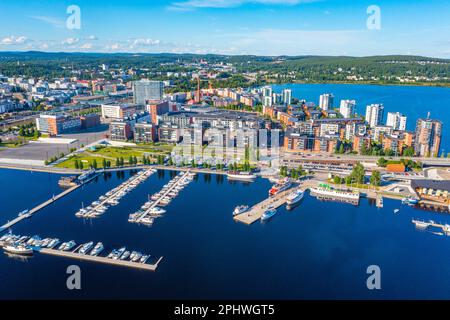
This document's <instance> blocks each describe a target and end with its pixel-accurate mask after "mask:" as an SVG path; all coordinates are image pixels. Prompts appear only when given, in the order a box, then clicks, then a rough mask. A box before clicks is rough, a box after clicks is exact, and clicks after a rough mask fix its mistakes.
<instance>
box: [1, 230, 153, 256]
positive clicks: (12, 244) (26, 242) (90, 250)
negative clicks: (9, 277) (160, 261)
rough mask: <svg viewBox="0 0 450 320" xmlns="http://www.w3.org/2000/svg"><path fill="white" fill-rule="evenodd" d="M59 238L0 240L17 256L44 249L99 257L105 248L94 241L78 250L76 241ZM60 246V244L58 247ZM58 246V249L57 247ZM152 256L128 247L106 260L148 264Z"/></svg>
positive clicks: (4, 236)
mask: <svg viewBox="0 0 450 320" xmlns="http://www.w3.org/2000/svg"><path fill="white" fill-rule="evenodd" d="M60 243H61V242H60V241H59V239H57V238H45V239H41V238H40V237H39V236H37V235H36V236H32V237H28V236H20V235H14V234H11V233H8V234H5V235H3V236H2V237H1V238H0V245H2V246H3V250H4V251H5V252H6V253H10V254H15V255H32V254H33V252H34V251H35V250H36V251H39V250H40V249H42V248H48V249H54V250H60V251H67V252H68V251H71V252H74V253H78V254H82V255H89V256H93V257H95V256H99V255H100V254H101V253H102V252H103V251H104V250H105V247H104V245H103V243H102V242H97V243H96V244H95V245H94V242H93V241H89V242H86V243H83V244H81V245H79V246H78V247H77V248H75V249H73V248H74V247H75V246H76V242H75V241H74V240H70V241H67V242H63V243H61V244H60ZM58 244H60V245H59V246H58ZM57 246H58V247H57ZM72 250H73V251H72ZM150 257H151V256H150V255H149V254H143V253H141V252H139V251H128V250H126V247H122V248H120V249H114V250H112V251H111V252H110V253H109V254H108V255H107V256H106V258H109V259H114V260H124V261H126V260H128V261H131V262H136V263H146V262H147V260H148V259H149V258H150Z"/></svg>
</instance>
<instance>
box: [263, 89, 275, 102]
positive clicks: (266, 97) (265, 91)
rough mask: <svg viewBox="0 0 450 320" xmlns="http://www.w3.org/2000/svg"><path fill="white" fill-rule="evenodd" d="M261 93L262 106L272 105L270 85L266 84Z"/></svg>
mask: <svg viewBox="0 0 450 320" xmlns="http://www.w3.org/2000/svg"><path fill="white" fill-rule="evenodd" d="M262 94H263V99H262V102H263V106H264V107H271V106H272V105H273V98H272V87H270V86H266V87H264V88H263V89H262Z"/></svg>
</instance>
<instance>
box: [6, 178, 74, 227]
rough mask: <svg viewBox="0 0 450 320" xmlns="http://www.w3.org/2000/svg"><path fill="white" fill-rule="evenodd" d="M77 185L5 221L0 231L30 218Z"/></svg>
mask: <svg viewBox="0 0 450 320" xmlns="http://www.w3.org/2000/svg"><path fill="white" fill-rule="evenodd" d="M79 187H81V185H76V186H73V187H71V188H70V189H67V190H65V191H63V192H61V193H60V194H58V195H56V196H54V197H52V198H51V199H49V200H47V201H45V202H43V203H41V204H40V205H38V206H36V207H34V208H33V209H31V210H30V211H28V213H27V214H24V215H22V216H19V217H17V218H15V219H14V220H11V221H8V222H7V223H5V224H4V225H3V226H1V227H0V232H3V231H5V230H6V229H8V228H11V227H12V226H13V225H15V224H17V223H19V222H20V221H22V220H24V219H27V218H31V217H32V216H33V214H35V213H36V212H38V211H40V210H42V209H44V208H45V207H47V206H48V205H50V204H52V203H53V202H55V201H56V200H58V199H61V198H62V197H64V196H66V195H68V194H69V193H71V192H72V191H74V190H76V189H78V188H79Z"/></svg>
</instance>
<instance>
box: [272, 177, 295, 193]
mask: <svg viewBox="0 0 450 320" xmlns="http://www.w3.org/2000/svg"><path fill="white" fill-rule="evenodd" d="M290 187H291V180H290V179H289V178H286V179H284V180H283V181H282V182H280V183H277V184H276V185H274V186H272V188H270V190H269V196H274V195H276V194H278V193H280V192H282V191H284V190H287V189H289V188H290Z"/></svg>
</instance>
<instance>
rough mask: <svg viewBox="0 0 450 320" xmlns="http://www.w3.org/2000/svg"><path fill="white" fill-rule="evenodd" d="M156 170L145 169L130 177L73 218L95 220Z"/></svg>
mask: <svg viewBox="0 0 450 320" xmlns="http://www.w3.org/2000/svg"><path fill="white" fill-rule="evenodd" d="M155 172H156V170H154V169H147V170H144V171H141V172H139V173H138V174H136V175H135V176H132V177H131V178H129V179H128V180H127V181H125V182H123V183H122V184H120V185H119V186H117V187H116V188H114V189H112V190H110V191H108V192H107V193H106V194H104V195H102V196H100V197H99V199H98V200H97V201H94V202H92V204H91V205H90V206H88V207H86V208H84V207H82V208H81V209H80V210H79V211H78V212H77V213H75V216H77V217H82V218H95V217H98V216H100V215H102V214H104V213H105V212H106V210H107V209H108V207H110V206H115V205H117V204H119V200H120V199H121V198H122V197H124V196H125V195H126V194H127V193H129V192H131V191H132V190H133V189H134V188H136V187H137V186H138V185H139V184H140V183H142V182H144V181H145V180H147V179H148V178H149V177H150V176H151V175H152V174H154V173H155Z"/></svg>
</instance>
